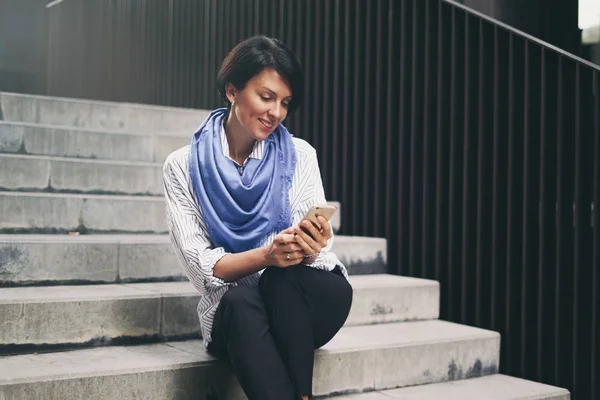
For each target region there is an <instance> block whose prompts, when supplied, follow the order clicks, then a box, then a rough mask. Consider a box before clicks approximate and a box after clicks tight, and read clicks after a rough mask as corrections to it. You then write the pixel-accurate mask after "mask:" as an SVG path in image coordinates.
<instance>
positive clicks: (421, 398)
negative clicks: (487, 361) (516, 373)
mask: <svg viewBox="0 0 600 400" xmlns="http://www.w3.org/2000/svg"><path fill="white" fill-rule="evenodd" d="M570 397H571V396H570V395H569V391H568V390H566V389H561V388H558V387H555V386H550V385H544V384H541V383H537V382H532V381H526V380H524V379H519V378H513V377H510V376H506V375H501V374H495V375H490V376H483V377H480V378H473V379H464V380H458V381H450V382H443V383H432V384H429V385H421V386H412V387H406V388H401V389H391V390H384V391H380V392H370V393H361V394H354V395H347V396H334V397H331V398H332V399H335V400H390V399H401V400H440V399H445V400H569V399H570Z"/></svg>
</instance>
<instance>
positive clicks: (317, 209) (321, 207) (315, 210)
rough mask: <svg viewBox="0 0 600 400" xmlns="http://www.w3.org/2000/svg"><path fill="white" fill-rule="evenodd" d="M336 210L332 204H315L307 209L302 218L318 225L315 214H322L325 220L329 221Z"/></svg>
mask: <svg viewBox="0 0 600 400" xmlns="http://www.w3.org/2000/svg"><path fill="white" fill-rule="evenodd" d="M336 211H337V207H336V206H334V205H332V204H317V205H314V206H312V207H311V208H310V210H308V212H307V213H306V215H305V216H304V219H307V220H309V221H311V222H312V223H314V224H316V225H317V226H318V225H319V223H318V222H317V215H322V216H323V217H325V219H327V221H329V220H330V219H331V217H333V214H335V212H336Z"/></svg>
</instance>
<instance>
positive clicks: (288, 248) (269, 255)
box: [265, 227, 304, 268]
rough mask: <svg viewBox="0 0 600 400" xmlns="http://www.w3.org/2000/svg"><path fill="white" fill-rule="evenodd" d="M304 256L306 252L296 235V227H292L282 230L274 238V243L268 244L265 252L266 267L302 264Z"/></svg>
mask: <svg viewBox="0 0 600 400" xmlns="http://www.w3.org/2000/svg"><path fill="white" fill-rule="evenodd" d="M303 258H304V252H302V248H301V247H300V245H299V244H298V243H296V239H295V236H294V228H293V227H290V228H287V229H286V230H284V231H281V232H279V233H278V234H277V236H275V238H274V239H273V243H271V245H270V246H267V249H266V254H265V267H270V266H275V267H280V268H286V267H290V266H292V265H296V264H300V261H302V259H303Z"/></svg>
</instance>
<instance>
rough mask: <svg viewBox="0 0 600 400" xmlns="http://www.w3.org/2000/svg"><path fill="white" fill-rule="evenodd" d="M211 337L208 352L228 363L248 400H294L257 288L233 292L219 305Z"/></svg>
mask: <svg viewBox="0 0 600 400" xmlns="http://www.w3.org/2000/svg"><path fill="white" fill-rule="evenodd" d="M211 335H212V341H211V342H210V343H209V346H208V351H209V352H211V353H212V354H214V355H215V356H217V357H218V358H220V359H224V360H226V361H228V362H229V364H230V365H231V367H232V369H233V371H234V372H235V374H236V376H237V378H238V380H239V382H240V385H241V386H242V388H243V389H244V392H245V394H246V396H247V397H248V399H249V400H263V399H265V400H267V399H268V400H280V399H281V400H293V399H294V387H293V385H292V382H291V381H290V379H289V376H288V373H287V370H286V368H285V365H284V363H283V361H282V360H281V357H280V355H279V353H278V351H277V346H276V345H275V342H274V340H273V338H272V336H271V334H270V329H269V321H268V316H267V313H266V310H265V306H264V303H263V300H262V297H261V295H260V292H259V290H258V288H256V287H252V286H236V287H232V288H230V289H229V290H228V291H227V292H226V293H225V294H224V295H223V297H222V298H221V301H220V302H219V306H218V307H217V311H216V313H215V318H214V321H213V327H212V331H211Z"/></svg>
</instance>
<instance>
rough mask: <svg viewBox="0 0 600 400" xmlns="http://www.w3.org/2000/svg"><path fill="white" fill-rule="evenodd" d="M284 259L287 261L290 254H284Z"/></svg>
mask: <svg viewBox="0 0 600 400" xmlns="http://www.w3.org/2000/svg"><path fill="white" fill-rule="evenodd" d="M285 259H286V260H288V261H289V259H290V253H286V254H285Z"/></svg>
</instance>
